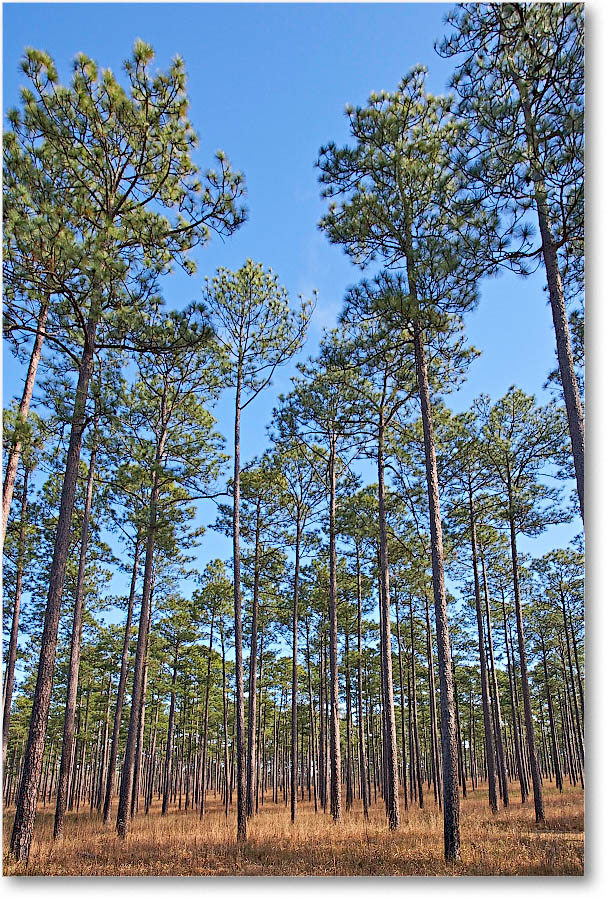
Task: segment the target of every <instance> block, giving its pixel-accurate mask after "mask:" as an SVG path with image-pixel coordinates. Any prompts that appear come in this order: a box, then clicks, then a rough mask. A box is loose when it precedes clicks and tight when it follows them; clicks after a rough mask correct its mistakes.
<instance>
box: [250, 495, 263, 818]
mask: <svg viewBox="0 0 608 900" xmlns="http://www.w3.org/2000/svg"><path fill="white" fill-rule="evenodd" d="M260 504H261V500H260V498H259V497H258V501H257V508H256V523H255V551H254V564H253V611H252V618H251V649H250V651H249V718H248V720H247V816H248V817H251V816H252V815H253V813H254V811H255V800H254V780H255V772H256V766H257V759H256V750H257V748H256V718H257V708H256V701H257V694H256V682H257V661H258V604H259V600H258V598H259V589H260Z"/></svg>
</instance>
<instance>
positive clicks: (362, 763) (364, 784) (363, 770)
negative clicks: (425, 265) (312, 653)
mask: <svg viewBox="0 0 608 900" xmlns="http://www.w3.org/2000/svg"><path fill="white" fill-rule="evenodd" d="M356 549H357V720H358V723H359V772H360V779H361V800H362V803H363V818H364V819H365V820H367V819H369V792H368V770H367V759H366V753H365V719H364V718H363V678H362V672H361V670H362V635H361V612H362V610H361V605H362V597H361V593H362V592H361V559H360V555H359V545H358V544H357V548H356ZM406 797H407V792H406Z"/></svg>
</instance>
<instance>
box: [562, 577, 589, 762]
mask: <svg viewBox="0 0 608 900" xmlns="http://www.w3.org/2000/svg"><path fill="white" fill-rule="evenodd" d="M559 595H560V601H561V607H562V616H563V620H564V637H565V640H566V653H567V656H568V672H569V675H570V687H571V690H572V705H573V706H574V715H575V723H576V740H577V748H578V754H579V759H580V763H581V769H582V770H584V768H585V743H584V740H583V729H582V725H581V717H580V713H579V709H578V701H577V699H576V687H575V685H574V666H573V665H572V651H571V649H570V635H569V633H568V632H569V628H568V616H567V613H566V600H565V597H564V592H563V591H562V590H561V588H560V592H559Z"/></svg>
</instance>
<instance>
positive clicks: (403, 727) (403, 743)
mask: <svg viewBox="0 0 608 900" xmlns="http://www.w3.org/2000/svg"><path fill="white" fill-rule="evenodd" d="M395 619H396V623H397V651H398V653H399V695H400V700H401V759H402V764H403V798H404V802H405V808H406V809H407V753H406V750H405V746H406V742H405V694H404V690H403V653H402V649H401V623H400V622H399V598H398V596H397V590H396V589H395Z"/></svg>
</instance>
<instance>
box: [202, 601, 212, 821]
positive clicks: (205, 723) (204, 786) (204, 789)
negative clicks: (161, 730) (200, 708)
mask: <svg viewBox="0 0 608 900" xmlns="http://www.w3.org/2000/svg"><path fill="white" fill-rule="evenodd" d="M214 622H215V609H214V610H213V612H212V613H211V627H210V629H209V647H208V649H207V681H206V684H205V711H204V713H203V752H202V762H201V771H202V779H201V781H202V783H201V788H200V790H201V812H200V817H201V819H202V818H203V816H204V815H205V799H206V794H207V735H208V729H209V689H210V686H211V653H212V650H213V625H214Z"/></svg>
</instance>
